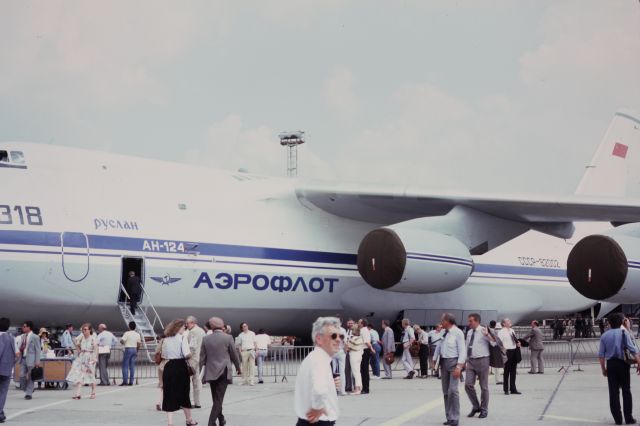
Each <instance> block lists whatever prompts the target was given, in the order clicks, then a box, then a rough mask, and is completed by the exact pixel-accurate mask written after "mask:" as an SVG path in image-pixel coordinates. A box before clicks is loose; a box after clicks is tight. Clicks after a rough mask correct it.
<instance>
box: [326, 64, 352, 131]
mask: <svg viewBox="0 0 640 426" xmlns="http://www.w3.org/2000/svg"><path fill="white" fill-rule="evenodd" d="M354 84H355V78H354V76H353V73H352V72H351V70H350V69H349V68H347V67H345V66H343V65H336V66H334V67H333V69H332V70H331V75H330V76H329V78H328V79H327V80H326V81H325V83H324V87H323V89H322V96H323V98H324V100H325V102H326V104H327V106H328V107H329V108H330V109H331V110H332V112H334V113H335V114H337V115H338V117H341V118H342V119H344V120H348V119H351V118H353V117H354V116H355V115H356V113H357V112H358V98H357V97H356V93H355V90H354Z"/></svg>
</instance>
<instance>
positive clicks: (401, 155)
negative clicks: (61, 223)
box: [0, 0, 640, 194]
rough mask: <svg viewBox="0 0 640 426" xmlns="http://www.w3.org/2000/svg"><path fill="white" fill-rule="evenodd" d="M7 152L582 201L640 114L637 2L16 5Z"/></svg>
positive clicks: (5, 118)
mask: <svg viewBox="0 0 640 426" xmlns="http://www.w3.org/2000/svg"><path fill="white" fill-rule="evenodd" d="M0 7H1V8H2V13H0V140H3V141H30V142H39V143H46V144H56V145H64V146H73V147H82V148H86V149H92V150H102V151H110V152H114V153H119V154H125V155H135V156H142V157H148V158H156V159H162V160H169V161H177V162H183V163H192V164H196V165H202V166H207V167H214V168H224V169H229V170H237V169H238V168H244V169H247V170H249V171H250V172H254V173H260V174H267V175H273V176H283V175H285V174H286V162H285V152H284V149H283V148H282V147H280V145H279V142H278V137H277V135H278V133H279V132H280V131H283V130H298V129H301V130H305V131H306V134H307V142H306V144H305V145H304V146H302V147H301V148H300V150H299V157H300V159H299V167H300V172H299V174H300V176H301V177H303V178H309V179H325V180H340V181H350V182H351V181H356V182H368V183H373V184H378V183H394V184H397V183H401V184H411V185H420V186H423V187H425V188H433V189H438V190H440V189H451V190H464V191H469V190H471V191H482V192H516V193H523V192H535V193H549V194H557V193H571V192H573V191H574V189H575V187H576V186H577V184H578V181H579V179H580V177H581V175H582V173H583V171H584V167H585V165H586V164H587V163H588V161H589V160H590V158H591V156H592V154H593V152H594V150H595V149H596V147H597V145H598V143H599V142H600V139H601V138H602V136H603V134H604V132H605V130H606V127H607V126H608V123H609V121H610V120H611V118H612V115H613V113H614V112H615V111H616V110H617V109H619V108H620V107H625V108H630V109H635V110H640V80H639V76H640V2H638V1H635V0H610V1H591V0H575V1H571V0H557V1H556V0H554V1H534V0H517V1H515V0H514V1H508V0H485V1H475V0H466V1H462V0H446V1H445V0H442V1H418V0H415V1H414V0H397V1H382V0H381V1H364V0H354V1H342V0H325V1H311V0H271V1H265V0H254V1H249V0H247V1H241V2H239V1H222V0H220V1H215V0H211V1H204V0H203V1H197V0H193V1H189V2H176V1H155V0H154V1H141V0H140V1H129V0H127V1H119V0H113V1H108V2H106V1H102V2H98V1H85V0H81V1H80V0H78V1H75V0H69V1H55V0H53V1H44V0H43V1H29V0H24V1H7V2H3V3H2V5H1V6H0Z"/></svg>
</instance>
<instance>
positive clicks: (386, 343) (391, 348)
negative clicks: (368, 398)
mask: <svg viewBox="0 0 640 426" xmlns="http://www.w3.org/2000/svg"><path fill="white" fill-rule="evenodd" d="M382 329H383V330H384V333H382V351H383V354H384V355H383V361H382V365H383V366H384V377H383V379H391V377H392V372H391V370H392V368H391V364H388V363H387V360H386V358H387V356H389V355H388V354H394V355H393V356H391V359H394V358H395V353H396V340H395V336H394V335H393V330H392V329H391V327H389V321H387V320H382Z"/></svg>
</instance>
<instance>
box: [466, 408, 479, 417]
mask: <svg viewBox="0 0 640 426" xmlns="http://www.w3.org/2000/svg"><path fill="white" fill-rule="evenodd" d="M480 412H481V411H480V410H475V409H474V410H471V412H470V413H469V414H467V417H473V416H475V415H476V414H478V413H480Z"/></svg>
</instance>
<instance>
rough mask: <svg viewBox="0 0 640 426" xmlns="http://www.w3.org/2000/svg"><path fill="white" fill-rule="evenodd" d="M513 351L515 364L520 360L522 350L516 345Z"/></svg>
mask: <svg viewBox="0 0 640 426" xmlns="http://www.w3.org/2000/svg"><path fill="white" fill-rule="evenodd" d="M515 351H516V352H515V358H516V364H520V362H522V351H521V350H520V347H518V346H516V349H515Z"/></svg>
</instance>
